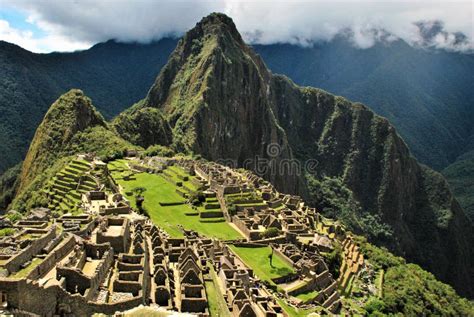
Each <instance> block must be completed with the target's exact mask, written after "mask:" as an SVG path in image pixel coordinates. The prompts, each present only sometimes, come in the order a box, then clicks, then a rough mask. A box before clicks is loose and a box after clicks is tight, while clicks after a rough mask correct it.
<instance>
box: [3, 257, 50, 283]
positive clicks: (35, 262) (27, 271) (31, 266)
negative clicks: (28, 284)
mask: <svg viewBox="0 0 474 317" xmlns="http://www.w3.org/2000/svg"><path fill="white" fill-rule="evenodd" d="M41 262H43V260H42V259H39V258H34V259H33V260H32V261H31V263H30V264H29V265H28V266H27V267H25V268H23V269H21V270H19V271H18V272H16V273H15V274H13V275H11V276H10V277H14V278H24V277H26V276H27V275H28V274H30V272H31V271H33V269H34V268H36V267H37V266H38V264H40V263H41Z"/></svg>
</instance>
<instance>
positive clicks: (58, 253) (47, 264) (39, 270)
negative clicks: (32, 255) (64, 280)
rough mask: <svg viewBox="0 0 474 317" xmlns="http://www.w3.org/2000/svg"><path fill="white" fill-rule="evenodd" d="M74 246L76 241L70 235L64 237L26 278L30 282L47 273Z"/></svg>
mask: <svg viewBox="0 0 474 317" xmlns="http://www.w3.org/2000/svg"><path fill="white" fill-rule="evenodd" d="M75 245H76V239H75V238H74V237H73V236H72V235H70V236H68V237H66V238H65V239H64V241H63V242H62V243H61V244H60V245H59V246H58V247H57V248H56V249H54V250H53V251H52V252H51V253H49V255H48V256H47V257H46V258H45V259H44V260H43V262H41V263H40V264H38V266H37V267H36V268H35V269H34V270H33V271H31V272H30V273H29V274H28V276H27V278H29V279H31V280H33V279H37V278H39V277H41V276H43V275H44V274H46V273H47V272H49V271H50V270H51V269H52V268H53V267H54V266H55V265H56V263H57V262H58V261H59V260H61V259H62V258H64V257H65V256H66V255H67V254H68V253H69V252H71V250H72V249H73V248H74V246H75Z"/></svg>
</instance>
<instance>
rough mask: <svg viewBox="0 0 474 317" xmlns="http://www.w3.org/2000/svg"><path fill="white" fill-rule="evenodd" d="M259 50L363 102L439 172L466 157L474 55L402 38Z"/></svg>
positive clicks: (293, 74) (273, 62)
mask: <svg viewBox="0 0 474 317" xmlns="http://www.w3.org/2000/svg"><path fill="white" fill-rule="evenodd" d="M254 48H255V50H256V51H257V52H258V53H259V54H260V55H261V56H262V58H263V59H264V60H265V62H266V63H267V65H268V66H269V68H270V69H271V70H272V71H273V72H276V73H280V74H285V75H287V76H288V77H290V78H291V79H292V80H294V81H295V82H296V83H297V84H300V85H305V86H306V85H307V86H313V87H320V88H322V89H325V90H327V91H329V92H331V93H335V94H338V95H341V96H345V97H347V98H350V99H352V100H355V101H359V102H362V103H364V104H366V105H368V106H369V107H370V108H371V109H372V110H373V111H375V112H376V113H377V114H379V115H382V116H384V117H386V118H387V119H389V120H390V122H391V123H392V124H394V126H395V127H397V130H398V131H399V133H400V134H401V135H402V136H403V138H404V140H405V141H406V142H407V144H408V146H409V148H410V149H411V151H412V152H413V154H414V155H415V157H417V158H418V160H419V161H421V162H422V163H424V164H427V165H429V166H430V167H433V168H435V169H437V170H441V169H443V168H444V167H446V166H447V165H449V164H451V163H453V162H454V161H455V160H456V158H457V157H458V156H460V155H462V154H463V153H465V152H466V147H467V146H468V144H469V142H470V139H469V137H470V136H471V135H472V134H473V126H474V124H473V123H474V108H473V107H472V104H473V103H474V86H473V83H474V75H473V74H474V73H473V71H472V70H473V69H474V55H473V54H460V53H453V52H446V51H441V50H427V49H420V48H414V47H412V46H410V45H408V44H407V43H405V42H403V41H401V40H398V41H394V42H390V43H387V42H378V43H376V44H375V45H374V46H373V47H371V48H367V49H359V48H357V47H354V45H352V43H351V41H350V39H348V37H347V36H345V35H340V36H338V37H337V38H336V39H334V40H333V41H331V42H325V43H314V45H313V46H311V47H299V46H295V45H288V44H276V45H256V46H255V47H254Z"/></svg>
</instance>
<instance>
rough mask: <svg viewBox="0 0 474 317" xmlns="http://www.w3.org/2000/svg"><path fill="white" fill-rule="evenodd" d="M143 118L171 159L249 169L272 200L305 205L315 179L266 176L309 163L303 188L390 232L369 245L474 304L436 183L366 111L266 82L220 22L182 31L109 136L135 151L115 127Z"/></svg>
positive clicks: (455, 230) (457, 211)
mask: <svg viewBox="0 0 474 317" xmlns="http://www.w3.org/2000/svg"><path fill="white" fill-rule="evenodd" d="M147 109H148V110H147ZM152 109H157V110H159V111H160V113H161V114H162V116H163V117H164V118H165V121H166V122H167V123H168V124H169V126H170V129H171V130H172V142H171V145H172V147H174V148H175V149H178V150H184V151H188V152H194V153H199V154H201V155H202V156H203V157H205V158H208V159H212V160H217V161H222V160H224V162H227V163H234V164H237V165H238V166H244V167H247V168H250V169H253V170H254V171H255V172H257V173H259V174H261V175H263V176H265V177H266V178H267V179H269V180H271V181H273V182H274V183H275V184H276V186H277V187H278V188H279V189H280V190H281V191H286V192H293V193H299V194H301V195H303V196H305V197H307V196H308V195H309V192H310V190H309V188H308V186H307V182H306V179H305V178H307V177H308V176H307V175H305V173H304V172H314V171H313V170H310V171H308V170H306V171H301V170H298V171H294V170H291V169H289V170H287V169H285V168H284V169H283V170H280V171H279V172H275V170H274V169H272V167H275V166H276V167H277V168H278V167H282V166H283V167H284V166H287V165H284V164H288V162H290V163H292V164H293V163H295V162H296V163H299V166H301V165H303V166H304V165H305V164H306V163H307V162H313V163H314V162H318V166H317V170H316V172H315V173H313V175H311V176H310V177H309V178H316V179H319V180H323V179H324V178H333V179H339V180H341V182H342V184H343V185H344V186H345V187H346V188H347V189H348V190H349V191H350V192H351V195H353V197H354V199H355V200H356V201H357V203H358V204H360V207H361V213H362V214H361V216H364V215H366V214H371V215H374V216H377V217H378V218H380V219H381V221H382V222H383V223H384V224H388V225H389V226H390V227H391V229H392V230H393V236H392V237H391V238H390V239H388V240H387V241H377V242H379V243H384V244H386V245H388V246H389V247H390V248H391V249H392V250H394V251H396V252H397V253H399V254H403V255H404V256H406V257H407V258H408V259H409V260H412V261H415V262H418V263H420V264H421V265H423V266H424V267H425V268H428V269H429V270H431V271H432V272H433V273H435V274H436V275H437V276H438V277H439V278H441V279H442V280H444V281H448V282H450V283H451V284H452V285H454V286H455V287H456V288H457V290H458V291H459V292H460V293H462V294H469V295H472V294H473V293H472V291H473V290H472V286H471V284H472V283H471V281H472V277H473V263H474V254H473V253H472V248H471V245H472V243H473V242H474V239H473V231H472V224H471V222H470V221H469V220H468V219H467V217H466V216H465V214H464V213H463V211H462V209H461V208H460V206H459V204H458V203H457V201H456V200H455V199H454V197H453V196H452V194H451V192H450V190H449V187H448V185H447V183H446V181H445V180H444V179H443V177H442V176H441V175H440V174H438V173H436V172H434V171H432V170H430V169H429V168H427V167H424V166H421V165H419V164H418V163H417V161H416V160H415V159H414V158H413V157H412V156H411V155H410V152H409V150H408V147H407V146H406V144H405V143H404V142H403V140H402V139H401V138H400V137H399V135H398V134H397V132H396V131H395V129H394V128H393V127H392V126H391V125H390V123H389V122H388V121H387V120H386V119H384V118H382V117H379V116H377V115H375V114H374V113H373V112H372V111H370V110H369V109H368V108H367V107H365V106H364V105H362V104H358V103H356V104H354V103H351V102H349V101H348V100H346V99H344V98H342V97H336V96H334V95H331V94H329V93H327V92H325V91H322V90H320V89H315V88H310V87H299V86H296V85H295V84H294V83H293V82H291V81H290V80H289V79H287V78H286V77H284V76H275V75H272V74H271V73H270V72H269V71H268V70H267V68H266V66H265V64H264V63H263V61H262V59H261V58H260V57H259V56H258V55H256V54H255V53H254V52H253V50H252V49H251V48H250V47H248V46H247V45H246V44H245V43H244V42H243V41H242V38H241V37H240V35H239V33H238V31H237V30H236V28H235V25H234V24H233V22H232V20H231V19H230V18H228V17H227V16H225V15H222V14H212V15H210V16H208V17H206V18H204V19H203V20H202V21H201V22H199V23H198V24H197V25H196V27H195V28H194V29H192V30H191V31H189V32H188V33H187V34H186V35H185V36H184V37H183V39H182V40H181V41H180V42H179V44H178V46H177V48H176V49H175V51H174V52H173V54H172V55H171V57H170V60H169V62H168V63H167V65H166V66H165V67H164V68H163V69H162V71H161V72H160V74H159V76H158V78H157V79H156V81H155V83H154V85H153V86H152V87H151V89H150V91H149V93H148V95H147V97H146V98H145V99H144V100H143V101H141V102H140V103H138V104H136V105H135V106H134V107H133V108H131V109H130V110H128V111H126V112H125V113H124V114H122V115H120V116H119V117H118V118H117V119H116V120H114V125H115V126H116V127H117V129H118V128H119V127H122V130H121V131H120V134H121V135H122V136H123V137H124V138H127V139H128V140H129V141H134V140H143V139H144V138H140V136H138V137H137V136H136V133H137V131H138V130H137V129H135V130H134V131H132V132H127V130H126V129H123V127H126V126H127V125H130V122H133V121H134V117H137V116H136V115H135V114H136V112H137V111H152ZM157 125H158V126H161V125H162V123H157ZM131 126H138V123H136V124H132V125H131ZM130 135H134V136H135V139H131V138H130ZM156 139H158V137H156ZM167 142H168V140H163V141H162V144H167ZM139 145H143V146H147V145H148V144H144V143H140V144H139ZM275 145H276V148H277V151H276V152H274V151H273V150H269V149H272V148H273V147H275ZM262 161H263V162H264V166H266V168H264V169H263V170H262V169H261V167H262V166H261V165H260V164H258V163H259V162H262ZM296 165H298V164H296ZM323 212H324V210H323ZM353 227H354V229H355V230H357V229H361V228H358V227H357V225H354V226H353Z"/></svg>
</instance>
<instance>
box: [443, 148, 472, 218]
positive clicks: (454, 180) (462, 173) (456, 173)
mask: <svg viewBox="0 0 474 317" xmlns="http://www.w3.org/2000/svg"><path fill="white" fill-rule="evenodd" d="M443 175H444V176H445V177H446V179H447V180H448V182H449V184H450V185H451V188H452V190H453V192H454V194H455V195H456V198H457V200H458V201H459V203H460V204H461V206H462V207H463V208H464V211H465V212H466V214H467V215H468V216H469V218H470V219H471V221H472V222H474V151H471V152H468V153H466V154H464V155H463V156H461V157H459V158H458V160H457V161H456V162H454V163H453V164H451V165H449V166H448V167H447V168H445V169H444V170H443Z"/></svg>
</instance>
